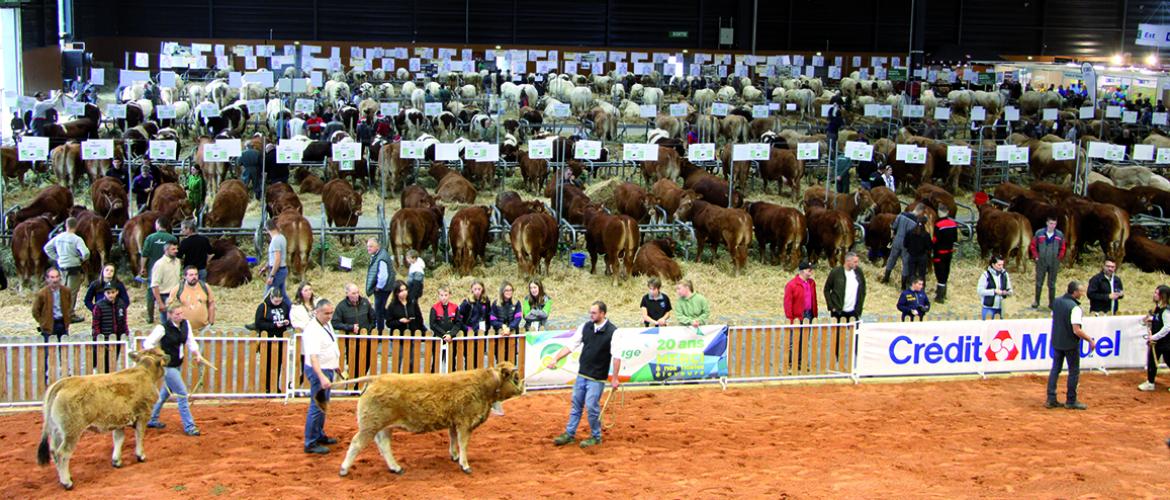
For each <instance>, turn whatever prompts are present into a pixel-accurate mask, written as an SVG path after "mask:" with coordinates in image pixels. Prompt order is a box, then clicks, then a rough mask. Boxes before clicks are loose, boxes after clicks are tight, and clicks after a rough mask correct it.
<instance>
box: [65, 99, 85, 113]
mask: <svg viewBox="0 0 1170 500" xmlns="http://www.w3.org/2000/svg"><path fill="white" fill-rule="evenodd" d="M65 114H67V115H70V116H82V115H84V114H85V103H84V102H77V101H69V102H67V103H65Z"/></svg>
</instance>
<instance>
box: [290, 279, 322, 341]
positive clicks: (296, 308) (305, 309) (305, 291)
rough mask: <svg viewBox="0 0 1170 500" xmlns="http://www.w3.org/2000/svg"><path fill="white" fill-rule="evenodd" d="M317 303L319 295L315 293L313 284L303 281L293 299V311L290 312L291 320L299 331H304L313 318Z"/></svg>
mask: <svg viewBox="0 0 1170 500" xmlns="http://www.w3.org/2000/svg"><path fill="white" fill-rule="evenodd" d="M316 303H317V296H316V295H314V294H313V285H312V284H310V283H309V282H307V281H306V282H304V283H301V284H300V286H298V287H297V297H296V298H295V299H293V304H292V306H291V307H292V311H291V312H289V321H291V322H292V327H293V328H296V329H297V331H304V330H305V327H306V326H309V322H310V321H312V320H313V306H314V304H316Z"/></svg>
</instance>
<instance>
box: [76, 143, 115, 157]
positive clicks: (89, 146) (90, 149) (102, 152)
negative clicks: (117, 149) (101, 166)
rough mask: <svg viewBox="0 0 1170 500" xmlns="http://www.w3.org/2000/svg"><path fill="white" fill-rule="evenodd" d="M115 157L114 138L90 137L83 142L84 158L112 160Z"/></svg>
mask: <svg viewBox="0 0 1170 500" xmlns="http://www.w3.org/2000/svg"><path fill="white" fill-rule="evenodd" d="M113 158H114V140H113V139H90V140H88V141H82V142H81V159H82V160H111V159H113Z"/></svg>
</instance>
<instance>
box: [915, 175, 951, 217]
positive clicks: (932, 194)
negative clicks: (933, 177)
mask: <svg viewBox="0 0 1170 500" xmlns="http://www.w3.org/2000/svg"><path fill="white" fill-rule="evenodd" d="M915 193H916V194H917V195H918V199H917V200H916V201H921V202H922V203H923V204H925V205H926V206H928V207H930V208H933V209H935V210H938V207H940V206H945V207H947V210H948V211H949V213H950V214H951V215H952V216H953V215H956V214H957V213H958V209H959V207H958V205H955V196H954V195H952V194H951V193H950V192H948V191H947V190H945V189H943V188H941V187H938V186H935V185H934V184H929V183H924V184H922V185H921V186H918V189H916V190H915Z"/></svg>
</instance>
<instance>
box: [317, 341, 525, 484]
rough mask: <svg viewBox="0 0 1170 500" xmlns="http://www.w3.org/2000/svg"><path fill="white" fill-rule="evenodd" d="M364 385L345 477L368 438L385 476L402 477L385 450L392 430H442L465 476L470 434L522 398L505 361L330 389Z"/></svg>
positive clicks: (344, 464) (367, 379)
mask: <svg viewBox="0 0 1170 500" xmlns="http://www.w3.org/2000/svg"><path fill="white" fill-rule="evenodd" d="M365 382H368V383H369V385H367V386H366V389H365V391H363V392H362V396H361V398H360V399H358V406H357V422H358V431H357V434H354V436H353V439H352V440H351V441H350V443H349V451H348V452H346V454H345V460H344V461H343V462H342V463H341V475H342V476H345V475H347V474H349V468H350V467H352V466H353V462H354V459H356V458H357V455H358V453H359V452H361V450H362V448H364V447H365V446H366V445H367V444H369V443H370V440H371V439H373V440H375V441H376V442H377V443H378V450H379V451H380V452H381V453H382V458H384V459H386V466H387V467H389V468H390V472H393V473H395V474H402V467H401V466H400V465H398V462H397V461H396V460H395V459H394V454H393V453H392V452H391V449H390V434H391V432H392V431H393V429H396V428H397V429H403V430H405V431H407V432H413V433H420V432H432V431H438V430H446V431H447V433H448V436H449V437H450V438H451V445H450V447H449V451H450V454H451V459H452V460H454V461H456V462H459V467H460V468H461V469H463V472H466V473H468V474H470V473H471V466H470V465H468V463H467V444H468V441H469V440H470V439H471V431H473V430H475V428H476V427H479V425H480V424H482V423H484V421H486V420H487V418H488V414H489V412H490V411H491V407H492V405H493V404H495V403H498V402H500V401H504V400H507V399H510V398H513V397H516V396H519V395H522V394H524V381H523V380H522V379H521V378H520V371H519V370H518V369H516V367H515V366H514V365H512V363H509V362H507V361H505V362H503V363H500V364H498V365H496V366H495V367H493V368H481V369H478V370H467V371H459V372H455V373H448V374H442V375H439V374H416V375H380V376H372V377H362V378H359V379H352V380H347V381H343V382H338V383H337V384H335V386H345V385H350V384H358V383H365ZM318 401H319V402H321V399H318Z"/></svg>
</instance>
